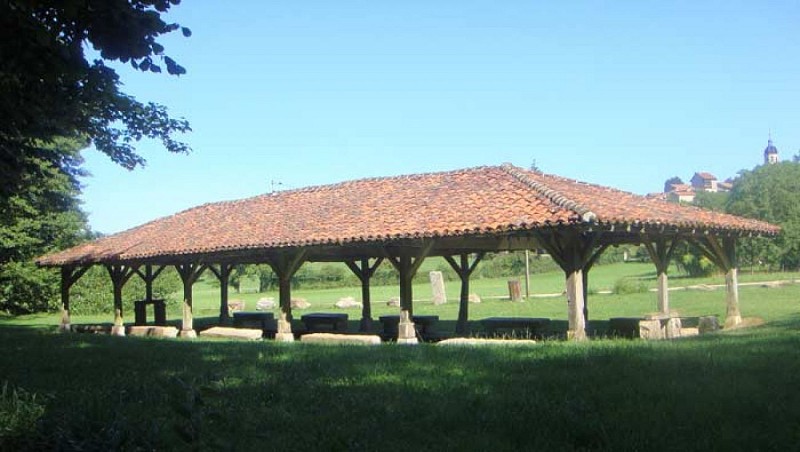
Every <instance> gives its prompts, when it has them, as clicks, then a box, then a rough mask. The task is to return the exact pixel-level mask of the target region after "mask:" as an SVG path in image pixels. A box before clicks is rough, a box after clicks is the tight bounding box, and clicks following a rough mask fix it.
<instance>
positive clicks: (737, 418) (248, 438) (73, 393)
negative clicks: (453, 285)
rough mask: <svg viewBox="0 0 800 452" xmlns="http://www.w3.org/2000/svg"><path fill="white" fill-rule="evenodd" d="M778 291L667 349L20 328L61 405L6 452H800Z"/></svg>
mask: <svg viewBox="0 0 800 452" xmlns="http://www.w3.org/2000/svg"><path fill="white" fill-rule="evenodd" d="M763 291H764V292H763V293H765V294H767V293H769V294H776V295H777V296H778V297H777V298H781V299H783V302H778V301H773V299H772V298H773V297H772V296H770V297H764V298H763V299H762V300H761V301H760V302H758V303H757V304H755V305H754V306H750V307H749V309H752V313H753V314H755V315H759V316H761V317H764V318H771V319H772V320H771V321H770V322H768V323H767V324H766V325H764V326H761V327H757V328H751V329H745V330H734V331H731V332H723V333H719V334H715V335H709V336H704V337H698V338H690V339H683V340H677V341H672V342H659V343H652V342H644V341H634V340H595V341H591V342H588V343H581V344H578V343H567V342H560V341H555V342H544V343H541V344H538V345H536V346H533V347H528V348H513V349H486V348H444V347H437V346H434V345H420V346H416V347H404V346H397V345H393V344H386V345H383V346H380V347H372V348H366V347H330V346H329V347H325V346H309V345H307V344H300V343H295V344H278V343H274V342H271V341H267V342H258V343H234V342H224V341H193V342H190V341H179V340H155V339H137V338H115V337H108V336H92V335H78V334H71V335H63V334H55V333H52V332H50V331H48V330H45V329H41V328H23V327H12V326H8V325H3V326H0V369H2V374H0V375H2V376H1V377H0V379H2V380H3V381H7V382H8V385H9V387H13V388H14V389H18V390H19V391H22V393H23V394H35V395H36V401H37V402H36V403H38V404H40V405H41V406H43V407H44V409H43V414H41V416H40V417H39V418H38V421H37V422H36V424H35V425H34V427H35V430H34V431H35V433H30V432H29V431H28V433H26V434H25V435H24V436H13V435H8V434H6V435H5V436H0V445H1V446H2V447H0V449H8V450H25V449H57V448H68V449H84V450H100V449H102V450H111V449H124V450H131V449H136V448H142V449H178V450H180V449H187V450H188V449H191V448H193V447H194V448H199V449H208V450H219V449H224V448H230V449H232V450H260V449H270V450H285V449H291V450H519V449H538V450H576V449H583V450H589V449H592V450H641V449H656V450H658V449H670V450H681V449H687V450H697V449H713V450H726V449H729V450H763V449H768V450H791V449H793V448H795V447H796V444H797V443H798V440H800V428H798V426H799V425H798V423H800V392H798V391H796V390H795V388H796V387H797V385H798V383H800V377H798V375H800V316H799V315H798V314H797V312H798V311H797V306H796V300H797V292H796V289H795V288H794V287H785V288H781V289H769V290H767V289H763ZM784 292H787V294H784ZM788 299H792V300H794V303H793V305H791V306H785V307H779V305H781V304H787V303H786V300H788ZM626 301H627V300H622V302H626ZM598 309H599V308H598ZM23 402H24V400H23ZM2 406H3V405H2V404H0V407H2ZM33 408H36V406H33ZM23 427H24V426H23ZM22 431H27V430H25V429H22Z"/></svg>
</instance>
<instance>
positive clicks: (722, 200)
mask: <svg viewBox="0 0 800 452" xmlns="http://www.w3.org/2000/svg"><path fill="white" fill-rule="evenodd" d="M729 197H730V193H728V192H724V191H718V192H711V191H699V192H697V193H695V194H694V201H693V202H692V204H694V205H696V206H697V207H702V208H703V209H708V210H713V211H715V212H725V206H726V205H727V203H728V198H729Z"/></svg>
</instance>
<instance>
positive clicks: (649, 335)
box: [639, 319, 665, 340]
mask: <svg viewBox="0 0 800 452" xmlns="http://www.w3.org/2000/svg"><path fill="white" fill-rule="evenodd" d="M639 337H641V338H642V339H648V340H658V339H664V337H665V333H664V329H662V327H661V321H660V320H658V319H654V320H640V321H639Z"/></svg>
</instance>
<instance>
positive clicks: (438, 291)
mask: <svg viewBox="0 0 800 452" xmlns="http://www.w3.org/2000/svg"><path fill="white" fill-rule="evenodd" d="M428 277H429V278H430V280H431V291H432V292H433V304H435V305H440V304H445V303H447V293H446V292H445V290H444V276H443V275H442V272H440V271H432V272H430V273H428Z"/></svg>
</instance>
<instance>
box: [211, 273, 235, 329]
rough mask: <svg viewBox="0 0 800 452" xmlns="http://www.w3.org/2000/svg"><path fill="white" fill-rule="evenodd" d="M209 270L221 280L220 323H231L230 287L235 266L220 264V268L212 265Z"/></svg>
mask: <svg viewBox="0 0 800 452" xmlns="http://www.w3.org/2000/svg"><path fill="white" fill-rule="evenodd" d="M208 269H209V270H211V273H214V276H216V277H217V280H219V323H220V324H227V323H230V315H229V314H228V287H229V285H230V279H231V272H232V271H233V264H219V267H214V266H213V265H210V266H209V267H208Z"/></svg>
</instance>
